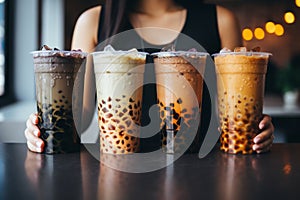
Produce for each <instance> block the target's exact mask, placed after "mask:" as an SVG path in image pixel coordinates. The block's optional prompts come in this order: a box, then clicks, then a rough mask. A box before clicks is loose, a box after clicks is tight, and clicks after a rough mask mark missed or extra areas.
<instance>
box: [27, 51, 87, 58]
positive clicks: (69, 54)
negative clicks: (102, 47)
mask: <svg viewBox="0 0 300 200" xmlns="http://www.w3.org/2000/svg"><path fill="white" fill-rule="evenodd" d="M30 54H32V55H33V57H50V56H60V57H76V58H86V57H87V55H88V53H87V52H82V51H67V50H38V51H31V52H30Z"/></svg>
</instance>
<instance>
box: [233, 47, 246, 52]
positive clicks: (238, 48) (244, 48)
mask: <svg viewBox="0 0 300 200" xmlns="http://www.w3.org/2000/svg"><path fill="white" fill-rule="evenodd" d="M234 52H247V48H246V47H235V48H234Z"/></svg>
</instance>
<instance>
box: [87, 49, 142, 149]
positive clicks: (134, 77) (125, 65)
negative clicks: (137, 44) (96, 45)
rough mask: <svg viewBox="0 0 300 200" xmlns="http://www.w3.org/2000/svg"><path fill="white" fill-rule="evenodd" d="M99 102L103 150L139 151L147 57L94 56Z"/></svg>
mask: <svg viewBox="0 0 300 200" xmlns="http://www.w3.org/2000/svg"><path fill="white" fill-rule="evenodd" d="M93 59H94V70H95V76H96V87H97V99H98V125H99V129H100V151H101V152H102V153H109V154H129V153H134V152H137V151H139V148H140V138H139V136H140V125H141V108H142V92H143V90H142V89H143V88H142V85H143V78H144V67H145V66H144V65H145V59H146V54H139V53H137V52H126V51H122V52H119V53H116V52H115V53H110V52H95V53H94V54H93Z"/></svg>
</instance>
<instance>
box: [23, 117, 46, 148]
mask: <svg viewBox="0 0 300 200" xmlns="http://www.w3.org/2000/svg"><path fill="white" fill-rule="evenodd" d="M37 123H38V118H37V116H36V114H31V115H30V116H29V118H28V120H27V121H26V126H27V128H26V129H25V131H24V135H25V137H26V140H27V147H28V149H29V150H31V151H33V152H42V151H43V148H44V142H43V140H42V139H41V138H39V136H40V135H41V133H40V130H39V128H38V127H37V125H36V124H37Z"/></svg>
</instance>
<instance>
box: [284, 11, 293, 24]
mask: <svg viewBox="0 0 300 200" xmlns="http://www.w3.org/2000/svg"><path fill="white" fill-rule="evenodd" d="M284 21H285V22H286V23H287V24H292V23H294V22H295V15H294V13H292V12H286V13H285V14H284Z"/></svg>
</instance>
